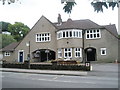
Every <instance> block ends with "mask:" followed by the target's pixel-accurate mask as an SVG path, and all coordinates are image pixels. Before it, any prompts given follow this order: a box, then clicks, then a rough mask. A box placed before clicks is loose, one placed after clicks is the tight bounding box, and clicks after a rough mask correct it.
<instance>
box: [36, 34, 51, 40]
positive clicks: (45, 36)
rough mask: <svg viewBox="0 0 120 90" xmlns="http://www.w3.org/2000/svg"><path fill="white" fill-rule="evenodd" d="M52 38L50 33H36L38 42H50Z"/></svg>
mask: <svg viewBox="0 0 120 90" xmlns="http://www.w3.org/2000/svg"><path fill="white" fill-rule="evenodd" d="M50 40H51V38H50V33H41V34H36V42H48V41H50Z"/></svg>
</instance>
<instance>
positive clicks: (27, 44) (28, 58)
mask: <svg viewBox="0 0 120 90" xmlns="http://www.w3.org/2000/svg"><path fill="white" fill-rule="evenodd" d="M26 46H27V47H28V55H27V60H28V68H30V41H29V42H27V43H26Z"/></svg>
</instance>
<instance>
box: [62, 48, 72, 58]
mask: <svg viewBox="0 0 120 90" xmlns="http://www.w3.org/2000/svg"><path fill="white" fill-rule="evenodd" d="M64 58H66V59H70V58H72V48H64Z"/></svg>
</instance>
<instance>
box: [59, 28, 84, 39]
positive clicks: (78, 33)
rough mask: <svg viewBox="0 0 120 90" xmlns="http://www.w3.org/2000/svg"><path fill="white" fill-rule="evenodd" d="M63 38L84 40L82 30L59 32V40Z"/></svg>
mask: <svg viewBox="0 0 120 90" xmlns="http://www.w3.org/2000/svg"><path fill="white" fill-rule="evenodd" d="M61 38H82V30H77V29H72V30H64V31H59V32H57V39H61Z"/></svg>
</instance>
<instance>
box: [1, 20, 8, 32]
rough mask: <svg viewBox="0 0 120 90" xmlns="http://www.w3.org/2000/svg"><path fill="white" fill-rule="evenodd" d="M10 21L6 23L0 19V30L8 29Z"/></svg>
mask: <svg viewBox="0 0 120 90" xmlns="http://www.w3.org/2000/svg"><path fill="white" fill-rule="evenodd" d="M9 24H10V23H8V22H3V21H1V22H0V29H1V30H2V31H8V25H9Z"/></svg>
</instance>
